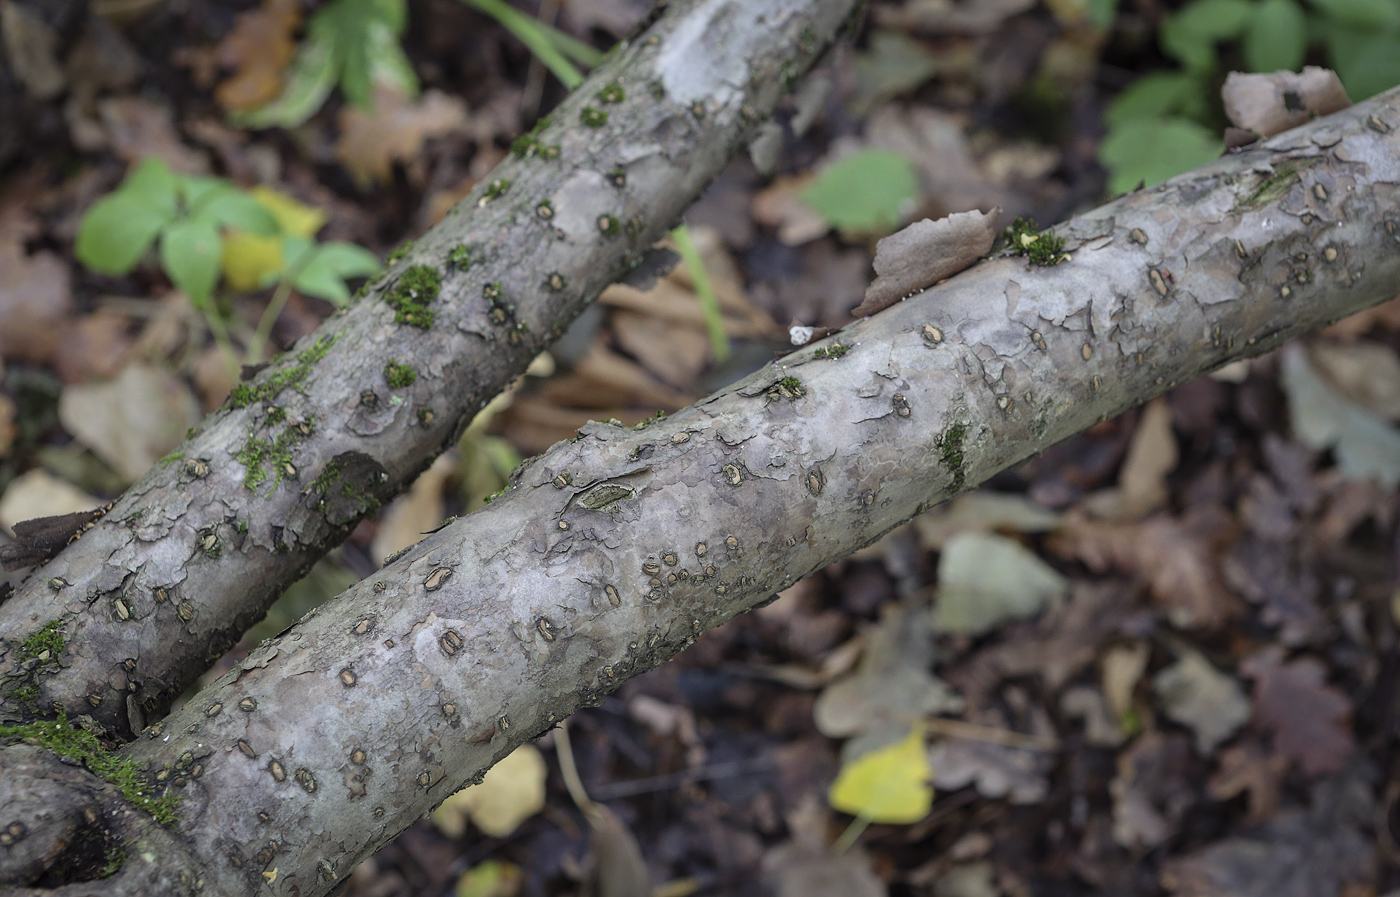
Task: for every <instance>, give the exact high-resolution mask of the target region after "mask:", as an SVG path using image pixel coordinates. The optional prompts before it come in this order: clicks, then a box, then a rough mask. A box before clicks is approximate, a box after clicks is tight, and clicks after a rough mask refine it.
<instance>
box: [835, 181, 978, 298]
mask: <svg viewBox="0 0 1400 897" xmlns="http://www.w3.org/2000/svg"><path fill="white" fill-rule="evenodd" d="M1000 213H1001V209H999V208H997V209H992V210H991V211H990V212H985V213H984V212H979V211H977V210H975V209H974V210H973V211H971V212H958V213H956V214H954V215H949V216H947V217H946V218H940V219H938V220H937V221H933V220H931V219H928V218H925V219H924V220H922V221H916V222H914V223H913V224H911V225H909V226H908V227H906V228H904V230H901V231H899V232H898V233H893V234H890V235H889V236H888V237H885V238H884V239H883V240H881V241H880V242H879V243H876V244H875V280H874V282H873V283H871V284H870V287H869V288H868V289H867V290H866V291H865V301H864V302H862V303H861V304H860V305H858V306H856V308H855V309H854V310H853V311H852V312H851V314H852V315H854V316H856V317H858V318H859V317H866V316H868V315H873V314H875V313H876V312H877V311H880V310H882V309H885V308H889V307H890V306H891V305H893V304H894V303H896V302H898V301H899V300H900V299H903V298H904V297H905V296H908V295H909V294H910V293H914V292H917V291H919V290H922V289H923V288H924V287H927V286H931V285H933V284H935V283H937V282H938V281H940V280H942V279H943V278H945V277H951V276H953V275H954V274H957V273H958V272H959V271H961V270H963V269H964V268H967V267H969V266H970V265H972V263H973V262H976V261H977V260H978V259H979V258H981V257H982V256H984V255H986V254H987V253H988V252H990V251H991V249H992V241H993V240H994V239H995V238H996V231H995V228H994V225H995V222H996V217H997V215H999V214H1000Z"/></svg>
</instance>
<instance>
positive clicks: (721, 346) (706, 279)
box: [671, 224, 729, 362]
mask: <svg viewBox="0 0 1400 897" xmlns="http://www.w3.org/2000/svg"><path fill="white" fill-rule="evenodd" d="M671 239H672V240H673V241H675V244H676V251H677V252H679V253H680V255H681V261H683V262H685V267H686V270H688V271H689V272H690V279H691V281H692V282H693V283H694V285H695V298H696V299H698V300H700V312H701V314H703V315H704V316H705V332H706V333H708V334H709V335H710V349H711V351H713V352H714V353H715V360H716V361H719V362H724V361H728V360H729V337H728V336H727V335H726V334H725V332H724V318H723V317H722V316H721V314H720V310H719V299H718V298H717V297H716V296H715V288H714V286H713V285H712V284H711V283H710V275H709V273H708V272H706V270H705V262H704V261H703V260H702V259H701V258H700V250H698V249H696V248H695V241H694V240H692V239H691V238H690V228H688V227H686V226H685V225H684V224H682V225H681V226H680V227H678V228H676V229H675V230H673V231H671Z"/></svg>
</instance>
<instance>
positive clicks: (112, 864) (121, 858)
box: [97, 844, 126, 879]
mask: <svg viewBox="0 0 1400 897" xmlns="http://www.w3.org/2000/svg"><path fill="white" fill-rule="evenodd" d="M125 865H126V846H125V845H123V844H114V845H112V847H111V849H110V850H108V851H107V862H106V863H104V864H103V866H102V868H101V869H99V870H98V872H97V877H98V878H99V879H103V878H111V877H112V876H113V875H116V874H117V873H118V872H120V871H122V867H123V866H125Z"/></svg>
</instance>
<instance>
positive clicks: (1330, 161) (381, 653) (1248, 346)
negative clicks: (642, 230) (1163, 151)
mask: <svg viewBox="0 0 1400 897" xmlns="http://www.w3.org/2000/svg"><path fill="white" fill-rule="evenodd" d="M1397 208H1400V90H1398V91H1391V92H1390V93H1388V94H1385V95H1382V96H1380V97H1377V98H1376V99H1374V100H1372V101H1369V102H1367V103H1364V104H1361V105H1359V106H1357V107H1354V108H1352V109H1350V110H1347V111H1345V112H1342V113H1339V114H1337V115H1335V116H1332V117H1329V118H1327V119H1322V120H1318V121H1316V122H1314V123H1313V124H1310V125H1308V126H1306V127H1304V128H1299V129H1297V130H1294V131H1290V132H1288V133H1286V134H1283V135H1280V136H1278V137H1276V138H1274V139H1272V140H1269V141H1267V142H1265V143H1264V144H1263V145H1262V146H1260V147H1259V148H1257V149H1253V150H1250V151H1248V152H1245V153H1242V154H1239V155H1236V156H1231V157H1228V158H1224V159H1221V160H1219V161H1218V162H1216V163H1215V164H1213V165H1210V166H1207V167H1206V168H1203V169H1200V170H1198V171H1196V172H1193V173H1191V174H1188V175H1184V176H1182V177H1179V178H1176V179H1174V180H1172V181H1170V182H1168V183H1166V184H1164V185H1162V186H1160V187H1156V188H1153V189H1151V190H1148V191H1143V192H1138V193H1134V194H1131V195H1129V196H1126V197H1124V198H1122V199H1120V200H1117V201H1115V202H1113V203H1110V204H1108V205H1106V206H1103V207H1102V208H1099V209H1097V210H1094V211H1092V212H1090V213H1087V214H1085V215H1082V216H1079V217H1076V218H1074V219H1072V220H1071V221H1069V222H1067V223H1066V224H1064V225H1063V226H1062V227H1060V228H1057V232H1059V233H1060V234H1062V235H1063V236H1064V237H1066V239H1067V241H1068V242H1067V249H1068V250H1069V251H1070V254H1071V258H1070V260H1069V261H1067V262H1065V263H1063V264H1060V265H1057V266H1054V267H1049V268H1037V267H1033V266H1030V265H1028V263H1027V262H1026V261H1025V260H1024V259H1021V258H1015V257H998V258H993V259H990V260H988V261H986V262H984V263H982V264H980V265H978V266H976V267H974V268H972V269H970V270H968V271H966V272H963V273H962V274H960V275H958V276H956V277H954V278H953V279H952V280H950V281H948V282H947V283H945V284H942V285H940V286H937V287H934V288H932V289H930V290H928V291H927V292H925V293H923V294H921V295H919V296H917V297H914V298H911V299H909V300H906V301H905V302H903V303H900V304H897V305H895V306H894V307H892V308H890V309H888V310H887V311H884V312H882V313H880V314H879V315H876V316H875V317H872V318H869V319H866V320H863V321H860V322H858V323H856V324H853V325H851V326H850V327H848V328H846V329H845V330H844V331H842V332H841V333H839V334H837V335H836V336H835V337H833V338H831V339H830V340H827V341H824V343H822V344H818V345H816V346H812V347H807V348H804V349H802V350H799V351H797V352H795V353H793V354H792V355H790V356H788V357H787V358H785V359H783V360H782V362H781V363H778V364H775V365H773V366H771V367H769V368H766V369H764V370H763V371H761V372H759V373H757V374H755V375H753V376H752V377H750V378H748V379H746V380H744V381H743V382H741V383H738V384H736V385H734V386H733V387H731V388H729V389H726V390H724V391H723V392H721V393H718V394H716V395H714V396H712V397H710V398H709V399H706V400H705V401H703V402H701V403H699V404H698V405H696V406H694V407H692V408H689V409H686V410H685V411H683V412H681V413H679V414H677V415H675V416H674V417H672V418H670V419H667V420H665V421H662V422H659V423H656V424H654V425H652V426H650V427H647V428H645V429H642V430H631V429H625V428H621V427H617V426H611V425H594V426H591V427H590V428H588V430H587V431H586V432H585V434H584V435H583V437H582V438H581V439H579V440H575V441H572V442H566V443H560V444H559V445H556V446H555V447H553V448H552V449H550V450H549V451H548V452H546V453H545V454H543V455H541V456H540V457H539V458H537V459H535V460H534V461H533V463H531V464H529V465H528V466H527V467H526V468H525V469H524V470H523V472H522V473H521V474H520V476H519V478H518V481H517V482H516V483H515V484H514V485H513V486H512V487H511V488H510V489H509V490H508V491H507V493H506V494H505V495H503V496H502V497H501V498H499V499H498V500H497V501H496V502H494V503H493V504H492V505H490V506H489V507H488V508H486V509H485V510H483V511H480V512H478V513H476V514H473V515H471V516H469V517H467V518H465V519H463V520H461V521H459V522H457V523H455V524H453V525H451V526H449V527H447V528H446V529H444V530H442V531H441V532H438V533H436V534H434V535H432V536H430V537H429V538H427V539H425V540H424V541H422V542H421V543H419V544H418V545H417V546H416V547H415V548H413V549H412V550H410V551H409V552H408V554H407V555H405V556H404V557H403V558H402V559H400V560H399V561H397V562H395V563H394V564H392V565H390V566H388V567H386V568H385V569H384V570H382V571H380V572H379V573H378V574H376V575H375V576H373V577H371V578H370V579H368V580H365V581H364V582H362V583H360V584H359V585H357V586H355V587H353V588H351V589H350V590H348V591H347V592H346V593H344V594H343V595H342V596H341V597H340V598H339V599H338V600H336V601H335V602H333V603H331V604H329V605H327V606H325V607H323V608H321V609H320V610H319V612H317V613H315V614H314V615H312V616H310V617H309V618H307V619H305V620H303V621H302V622H301V623H299V624H298V625H297V626H296V627H294V628H293V629H292V630H291V631H289V632H288V633H286V634H285V635H283V636H281V637H279V638H277V639H274V640H272V641H270V642H268V643H266V644H264V645H263V646H262V647H260V648H259V649H257V650H256V651H255V652H254V653H253V654H252V655H250V656H249V657H248V658H247V659H246V660H245V661H244V662H242V663H241V664H239V665H238V667H237V668H236V669H235V670H234V671H232V672H230V673H229V674H228V675H226V676H225V677H223V678H222V679H220V680H219V681H218V682H216V683H214V684H213V685H211V686H210V687H209V688H207V689H205V690H204V691H203V692H201V693H200V694H199V695H198V696H197V697H196V698H194V699H193V700H191V701H190V702H189V703H188V704H187V705H185V706H184V707H182V708H181V709H180V710H179V711H177V712H176V713H174V714H172V715H171V716H170V717H169V718H168V719H166V720H165V721H163V722H162V723H161V724H160V725H158V726H157V727H155V728H153V729H150V730H147V733H146V735H145V736H144V737H142V738H140V739H138V740H137V741H136V742H134V743H132V744H131V745H129V746H128V748H127V749H126V753H127V754H128V755H129V756H130V757H132V758H134V759H136V760H137V761H139V762H140V763H141V764H143V765H144V766H145V768H147V770H148V771H149V772H150V773H152V774H154V775H159V776H161V777H163V779H164V780H170V778H171V777H172V776H173V777H175V778H178V779H179V780H180V783H181V785H182V786H183V792H184V793H185V795H186V800H185V803H184V804H183V806H182V809H181V821H180V836H181V838H182V840H183V843H184V845H185V849H186V850H188V851H189V852H190V854H191V855H193V856H196V857H198V858H199V859H200V860H201V861H202V864H203V868H204V870H205V874H206V883H207V885H208V893H218V894H242V893H251V892H252V891H253V890H255V889H257V888H263V889H265V890H267V891H268V892H270V893H278V894H281V893H286V894H293V893H296V894H300V895H303V897H305V895H313V894H322V893H325V892H326V891H327V890H328V889H329V888H330V887H331V886H332V884H333V883H334V882H335V881H337V880H339V879H340V878H342V877H344V876H345V875H347V874H348V873H349V872H350V870H351V869H352V868H353V867H354V865H355V863H356V862H358V861H359V860H360V859H361V858H363V857H365V856H367V855H368V854H369V853H370V852H372V851H373V850H374V849H375V848H377V847H378V846H380V845H381V844H383V843H385V842H386V841H387V840H389V839H390V838H392V837H393V836H394V835H395V834H396V833H397V832H398V831H399V830H401V829H402V828H404V827H405V826H406V825H408V824H409V823H410V822H412V821H413V820H414V819H416V818H418V817H419V816H420V815H421V814H422V813H424V812H426V811H427V810H429V809H431V808H432V807H433V806H434V805H435V804H436V803H437V802H438V801H440V800H442V799H443V798H444V797H446V796H447V795H448V794H450V793H451V792H452V791H454V790H455V789H457V788H458V787H460V786H461V785H463V784H465V783H467V782H469V781H472V780H473V779H475V778H477V777H478V776H480V775H481V774H482V773H483V772H484V771H485V770H486V769H487V768H488V767H489V766H490V765H491V763H493V762H494V761H495V760H496V759H498V758H499V757H501V756H503V755H504V754H505V753H507V752H508V751H510V750H511V749H512V748H514V747H515V746H516V745H518V744H519V743H521V742H522V741H525V740H527V739H529V738H531V737H534V736H535V735H538V734H539V733H540V732H542V731H544V730H546V729H547V728H548V727H549V726H550V725H552V724H553V723H554V722H556V721H558V720H559V719H561V718H563V717H564V716H566V715H567V714H568V713H570V712H572V711H573V710H574V709H575V708H577V707H579V706H584V705H589V704H592V703H595V702H597V701H598V700H599V699H600V698H601V696H602V695H604V694H606V693H607V692H608V691H610V690H612V689H613V688H616V687H617V685H618V684H620V683H621V682H622V681H623V680H625V679H626V678H628V677H630V676H632V675H635V674H637V673H639V672H641V671H643V670H645V669H648V668H650V667H652V666H655V665H656V664H658V663H661V662H662V661H664V660H665V659H667V658H668V657H670V656H671V655H673V654H674V653H676V652H677V651H679V650H681V649H682V648H684V647H685V646H687V645H689V644H690V643H691V642H692V641H693V640H694V638H695V636H696V635H697V634H698V633H699V632H701V631H703V630H704V629H706V628H708V627H711V626H714V625H717V624H719V623H721V622H723V621H725V620H727V619H729V618H731V617H733V616H734V615H735V614H738V613H741V612H743V611H745V610H748V609H750V608H752V607H753V606H755V605H756V604H759V603H762V602H763V601H764V600H765V599H767V598H768V597H769V596H770V595H772V594H773V593H774V592H775V591H777V590H779V589H782V588H784V587H785V586H787V585H789V584H790V583H792V582H794V581H796V580H797V579H798V578H799V577H801V576H804V575H806V574H807V573H809V572H811V571H812V570H815V569H817V568H818V567H820V566H822V565H824V564H826V563H828V562H830V561H832V560H834V559H836V558H839V557H842V556H844V555H846V554H849V553H850V552H852V551H853V550H855V549H856V548H858V547H860V546H862V545H864V544H867V543H869V542H870V541H872V540H874V539H876V538H878V537H879V536H880V535H881V534H882V533H884V532H886V531H888V530H889V529H890V528H891V527H893V526H895V525H897V524H899V523H900V522H901V521H904V520H907V519H909V518H910V517H911V516H913V515H914V514H917V513H918V512H920V511H921V510H923V509H925V508H927V507H928V506H929V505H931V504H933V503H935V502H938V501H942V500H943V499H946V498H947V497H949V496H950V495H952V494H954V493H956V492H958V491H960V490H962V489H965V488H968V487H970V486H972V485H974V484H976V483H978V482H981V481H982V480H985V479H986V478H987V477H989V476H991V475H992V474H994V473H996V472H997V471H1000V470H1002V469H1005V468H1006V467H1007V466H1009V465H1011V464H1014V463H1016V462H1017V461H1019V460H1021V459H1023V458H1025V457H1027V456H1028V455H1031V454H1034V453H1035V452H1038V451H1041V450H1043V449H1045V448H1046V447H1048V446H1050V445H1052V444H1053V443H1055V442H1058V441H1059V440H1061V439H1064V438H1066V437H1068V436H1070V435H1072V434H1073V433H1076V432H1078V431H1080V430H1082V429H1084V428H1086V427H1088V426H1090V425H1092V424H1093V423H1095V422H1096V421H1098V420H1101V419H1103V418H1105V417H1107V416H1110V415H1113V414H1116V413H1118V412H1120V411H1122V410H1124V409H1126V408H1128V407H1130V406H1132V405H1134V404H1137V403H1140V402H1142V401H1144V400H1146V399H1147V398H1149V397H1151V396H1153V395H1156V394H1158V393H1160V392H1162V391H1163V390H1165V389H1167V388H1169V387H1171V386H1172V385H1174V384H1176V383H1179V382H1182V381H1184V380H1187V379H1190V378H1192V377H1196V376H1198V375H1200V374H1202V373H1204V372H1206V371H1209V370H1211V369H1213V368H1215V367H1217V366H1219V365H1221V364H1224V363H1225V362H1228V361H1230V360H1232V359H1236V358H1240V357H1247V356H1252V355H1257V354H1259V353H1262V352H1265V351H1268V350H1269V349H1272V348H1274V347H1276V346H1278V345H1279V344H1281V343H1282V342H1283V341H1285V340H1287V339H1289V338H1291V337H1293V336H1296V335H1298V334H1301V333H1305V332H1307V331H1309V330H1312V329H1315V328H1318V327H1321V326H1323V325H1325V324H1327V323H1328V322H1330V321H1333V320H1335V319H1337V318H1338V317H1341V316H1343V315H1345V314H1348V313H1351V312H1354V311H1357V310H1359V309H1361V308H1364V307H1367V306H1369V305H1371V304H1374V303H1376V302H1379V301H1381V300H1384V299H1386V298H1388V297H1390V296H1393V295H1394V294H1395V292H1396V291H1397V288H1400V217H1398V216H1397V212H1396V209H1397ZM838 342H839V343H840V344H841V345H843V346H846V347H847V351H846V353H845V354H844V355H841V356H840V357H836V358H831V357H829V356H830V355H831V353H829V352H828V353H825V355H826V357H823V356H819V355H818V354H817V353H818V350H820V349H822V348H829V347H831V346H833V345H835V344H836V343H838ZM180 758H183V759H180ZM195 766H198V770H199V774H198V775H196V774H195V772H194V768H195ZM273 843H275V844H276V849H275V851H269V850H268V849H267V845H269V844H273ZM269 877H272V878H275V881H269Z"/></svg>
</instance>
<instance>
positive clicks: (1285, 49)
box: [1244, 0, 1308, 72]
mask: <svg viewBox="0 0 1400 897" xmlns="http://www.w3.org/2000/svg"><path fill="white" fill-rule="evenodd" d="M1307 49H1308V23H1307V19H1306V17H1304V15H1303V10H1302V9H1301V8H1300V7H1299V6H1298V4H1297V3H1296V2H1294V0H1264V2H1263V3H1261V4H1260V5H1259V12H1258V13H1257V14H1256V15H1255V16H1254V20H1253V21H1251V22H1250V23H1249V27H1248V28H1247V29H1246V30H1245V32H1244V59H1245V64H1246V65H1247V66H1248V67H1249V70H1250V71H1251V72H1276V71H1290V72H1292V71H1296V70H1297V69H1298V67H1299V66H1301V65H1302V64H1303V54H1304V53H1306V52H1307Z"/></svg>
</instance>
